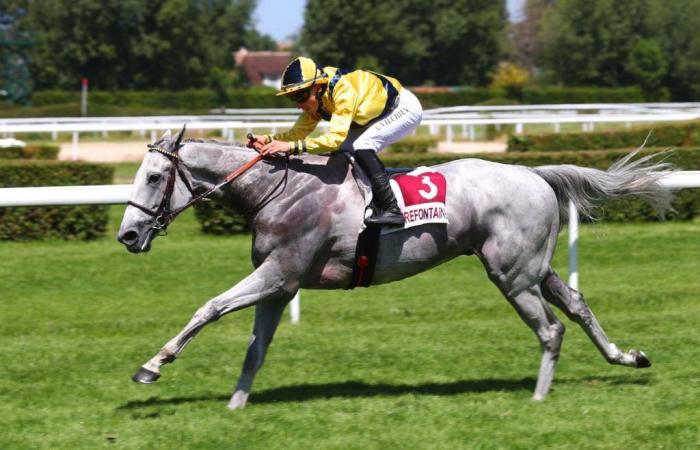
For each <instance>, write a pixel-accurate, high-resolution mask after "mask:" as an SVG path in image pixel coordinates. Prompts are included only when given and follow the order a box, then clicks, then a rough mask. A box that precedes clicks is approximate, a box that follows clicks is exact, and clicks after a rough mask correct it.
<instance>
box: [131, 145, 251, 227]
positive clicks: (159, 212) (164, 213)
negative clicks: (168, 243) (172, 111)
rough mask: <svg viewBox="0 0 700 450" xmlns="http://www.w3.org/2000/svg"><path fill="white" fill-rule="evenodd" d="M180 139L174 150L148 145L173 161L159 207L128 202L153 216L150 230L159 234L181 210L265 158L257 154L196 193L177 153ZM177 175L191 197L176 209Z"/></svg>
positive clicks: (150, 150)
mask: <svg viewBox="0 0 700 450" xmlns="http://www.w3.org/2000/svg"><path fill="white" fill-rule="evenodd" d="M180 139H181V138H180V137H178V139H177V141H176V142H175V145H174V148H175V149H174V150H173V151H170V150H168V149H166V148H163V147H161V146H159V145H156V144H149V145H148V151H149V152H157V153H160V154H162V155H164V156H166V157H167V158H168V159H169V160H170V161H171V162H172V164H171V165H170V171H169V172H168V181H167V183H166V185H165V192H163V199H162V200H161V201H160V204H159V205H158V207H157V208H156V209H151V208H147V207H146V206H143V205H141V204H138V203H136V202H132V201H131V200H129V201H128V202H127V204H128V205H130V206H133V207H135V208H138V209H139V210H141V211H143V212H144V213H146V214H148V215H149V216H151V217H153V221H152V222H151V228H150V230H152V231H155V232H158V233H159V234H164V233H165V231H166V229H167V228H168V225H170V223H172V221H173V220H175V218H176V217H177V216H178V215H179V214H180V213H181V212H183V211H184V210H186V209H187V208H189V207H190V206H192V205H194V204H195V203H197V202H198V201H200V200H202V199H204V198H206V197H208V196H209V195H211V194H212V193H213V192H214V191H216V190H217V189H220V188H221V187H222V186H224V185H226V184H228V183H230V182H232V181H233V180H235V179H236V178H238V177H239V176H241V175H242V174H243V173H244V172H245V171H247V170H248V169H250V168H251V167H253V165H255V164H256V163H257V162H258V161H260V160H262V159H263V155H257V156H256V157H255V158H253V159H251V160H250V161H248V162H246V163H245V164H243V165H242V166H241V167H239V168H238V169H236V170H234V171H233V172H231V173H229V174H228V175H226V177H224V179H223V181H221V182H220V183H219V184H217V185H216V186H214V187H212V188H210V189H208V190H207V191H205V192H203V193H201V194H195V192H194V189H193V188H192V183H190V181H189V180H188V178H187V174H186V173H185V171H184V170H183V166H182V165H181V163H182V160H181V159H180V155H178V153H177V152H178V150H179V149H180V147H181V145H180ZM177 175H180V179H181V180H182V182H183V184H184V185H185V187H186V188H187V190H188V191H189V192H190V195H191V198H190V200H189V201H188V202H187V203H186V204H185V205H184V206H181V207H180V208H176V209H170V200H171V198H172V196H173V192H174V191H175V181H176V179H177Z"/></svg>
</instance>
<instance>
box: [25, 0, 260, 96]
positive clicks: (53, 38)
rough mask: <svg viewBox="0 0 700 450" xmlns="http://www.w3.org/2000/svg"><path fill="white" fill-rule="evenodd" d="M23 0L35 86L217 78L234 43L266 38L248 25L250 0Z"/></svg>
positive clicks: (169, 83)
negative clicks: (80, 81) (31, 41)
mask: <svg viewBox="0 0 700 450" xmlns="http://www.w3.org/2000/svg"><path fill="white" fill-rule="evenodd" d="M25 2H26V4H27V11H28V14H27V16H26V17H24V18H23V20H22V27H23V29H24V30H26V31H27V32H29V33H30V34H31V36H32V39H33V42H34V46H33V47H32V49H31V52H30V56H31V58H30V60H31V69H32V72H33V73H34V76H35V84H36V86H37V87H38V88H74V87H76V86H77V85H78V83H79V80H80V78H81V77H87V78H89V79H90V81H91V86H94V87H96V88H98V89H124V88H126V89H150V88H163V89H184V88H190V87H204V86H220V85H221V83H222V80H225V79H226V76H225V74H226V72H228V71H230V70H231V69H232V68H233V60H232V52H233V51H234V50H236V49H238V48H239V47H240V46H243V45H247V43H248V42H249V41H252V42H254V45H255V46H257V45H264V46H266V47H269V46H270V42H271V40H270V39H269V38H264V37H260V36H259V34H258V33H257V32H256V31H255V30H254V28H253V26H252V13H253V10H254V9H255V5H256V0H104V1H100V2H96V1H94V0H33V1H28V0H25ZM253 48H254V47H253ZM222 74H223V75H222Z"/></svg>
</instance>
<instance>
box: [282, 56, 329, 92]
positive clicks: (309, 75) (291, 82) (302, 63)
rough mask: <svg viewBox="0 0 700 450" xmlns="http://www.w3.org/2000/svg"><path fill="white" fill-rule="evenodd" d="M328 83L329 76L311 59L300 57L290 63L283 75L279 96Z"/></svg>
mask: <svg viewBox="0 0 700 450" xmlns="http://www.w3.org/2000/svg"><path fill="white" fill-rule="evenodd" d="M325 83H328V75H326V73H325V72H324V71H322V70H321V69H320V68H319V67H318V64H316V62H315V61H314V60H313V59H311V58H306V57H304V56H300V57H298V58H296V59H295V60H294V61H292V62H291V63H289V65H288V66H287V68H286V69H284V73H283V74H282V88H281V89H280V90H279V92H277V95H287V94H291V93H293V92H297V91H300V90H302V89H306V88H310V87H311V86H313V85H314V84H325Z"/></svg>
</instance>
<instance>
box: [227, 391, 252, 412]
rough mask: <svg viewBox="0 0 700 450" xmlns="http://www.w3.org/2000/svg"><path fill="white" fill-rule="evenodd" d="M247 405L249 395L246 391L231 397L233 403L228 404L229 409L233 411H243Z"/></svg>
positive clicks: (237, 392)
mask: <svg viewBox="0 0 700 450" xmlns="http://www.w3.org/2000/svg"><path fill="white" fill-rule="evenodd" d="M246 403H248V394H247V393H246V392H244V391H236V392H235V393H234V394H233V397H231V401H229V402H228V409H230V410H232V411H233V410H236V409H243V408H245V405H246Z"/></svg>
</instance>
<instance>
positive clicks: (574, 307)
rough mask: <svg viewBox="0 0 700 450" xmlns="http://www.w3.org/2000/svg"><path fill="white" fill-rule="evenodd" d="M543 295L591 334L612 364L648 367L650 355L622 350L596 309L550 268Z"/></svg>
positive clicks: (592, 339) (542, 285)
mask: <svg viewBox="0 0 700 450" xmlns="http://www.w3.org/2000/svg"><path fill="white" fill-rule="evenodd" d="M541 287H542V294H543V295H544V298H545V299H546V300H547V301H548V302H549V303H551V304H553V305H555V306H556V307H557V308H559V309H561V310H562V311H564V313H565V314H566V315H567V317H569V319H571V320H573V321H574V322H576V323H577V324H579V325H580V326H581V328H583V330H584V331H585V332H586V334H587V335H588V337H589V338H590V339H591V341H593V343H594V344H595V346H596V347H598V350H600V353H602V355H603V356H604V357H605V359H606V360H607V361H608V362H609V363H610V364H620V365H623V366H632V367H649V366H651V362H650V361H649V359H648V358H647V356H646V355H645V354H644V353H643V352H640V351H638V350H630V351H629V352H623V351H621V350H620V349H619V348H617V346H616V345H615V344H613V343H612V342H610V340H609V339H608V336H607V335H606V334H605V331H603V327H601V326H600V323H598V320H597V319H596V318H595V316H594V315H593V312H592V311H591V309H590V308H589V307H588V304H586V300H585V299H584V298H583V295H582V294H581V293H580V292H578V291H576V290H574V289H571V288H570V287H569V286H567V285H566V283H564V281H562V279H561V278H559V276H558V275H557V274H556V273H555V272H554V271H553V270H551V269H550V271H549V273H548V274H547V276H545V278H544V280H543V281H542V283H541Z"/></svg>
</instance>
